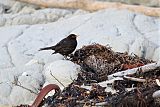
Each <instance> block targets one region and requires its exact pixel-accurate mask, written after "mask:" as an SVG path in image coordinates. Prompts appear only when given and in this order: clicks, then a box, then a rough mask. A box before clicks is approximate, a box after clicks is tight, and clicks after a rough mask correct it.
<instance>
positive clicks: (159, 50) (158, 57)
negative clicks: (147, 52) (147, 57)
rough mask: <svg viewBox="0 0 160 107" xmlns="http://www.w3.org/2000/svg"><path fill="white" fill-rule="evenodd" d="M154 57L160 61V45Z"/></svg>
mask: <svg viewBox="0 0 160 107" xmlns="http://www.w3.org/2000/svg"><path fill="white" fill-rule="evenodd" d="M152 59H153V60H154V61H157V62H158V61H160V47H159V48H157V49H156V50H155V51H154V54H153V57H152Z"/></svg>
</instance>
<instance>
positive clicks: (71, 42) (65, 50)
mask: <svg viewBox="0 0 160 107" xmlns="http://www.w3.org/2000/svg"><path fill="white" fill-rule="evenodd" d="M76 37H77V35H75V34H70V35H69V36H68V37H66V38H64V39H62V40H61V41H60V42H58V43H57V44H56V45H55V46H51V47H45V48H40V50H39V51H41V50H54V51H55V52H54V53H53V54H55V53H60V54H62V55H66V56H68V55H69V54H71V53H72V52H73V51H74V50H75V49H76V46H77V40H76Z"/></svg>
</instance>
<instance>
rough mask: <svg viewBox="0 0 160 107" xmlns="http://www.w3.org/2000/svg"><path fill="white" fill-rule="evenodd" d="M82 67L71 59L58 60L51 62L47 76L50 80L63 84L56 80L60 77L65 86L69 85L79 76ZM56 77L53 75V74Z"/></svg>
mask: <svg viewBox="0 0 160 107" xmlns="http://www.w3.org/2000/svg"><path fill="white" fill-rule="evenodd" d="M79 71H80V67H79V66H78V65H76V64H74V63H73V62H71V61H67V60H58V61H55V62H53V63H51V64H50V65H49V66H48V67H47V68H46V70H45V77H46V79H47V81H48V82H50V83H53V84H58V85H59V86H60V87H62V85H61V84H60V83H59V82H58V81H57V80H56V79H58V80H59V81H60V82H61V83H62V84H63V85H64V86H67V85H69V84H70V83H71V82H73V80H74V79H76V78H77V74H78V72H79ZM52 75H53V76H54V77H55V78H54V77H53V76H52Z"/></svg>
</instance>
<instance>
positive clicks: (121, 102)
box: [44, 44, 160, 107]
mask: <svg viewBox="0 0 160 107" xmlns="http://www.w3.org/2000/svg"><path fill="white" fill-rule="evenodd" d="M70 60H71V61H73V62H74V63H77V64H79V65H80V66H81V72H80V73H79V74H78V77H77V79H76V80H74V81H73V82H72V83H71V84H70V85H69V86H68V87H66V88H65V89H64V90H63V91H62V93H61V94H60V95H59V96H57V97H54V98H53V97H52V96H49V97H48V98H46V99H45V101H44V104H45V105H48V106H51V107H90V106H105V107H160V96H159V94H157V93H158V91H159V89H160V84H159V80H160V67H156V68H154V69H151V70H148V71H147V72H142V71H141V70H139V72H136V73H134V74H132V75H126V76H121V77H120V78H121V79H116V80H114V81H112V82H111V83H109V82H106V81H108V75H110V74H113V73H116V72H119V71H124V70H127V69H133V68H136V67H140V66H144V65H146V64H149V63H153V61H151V60H147V59H145V58H140V57H138V56H137V55H135V54H132V55H128V53H120V52H114V51H112V50H111V48H110V47H109V46H102V45H100V44H92V45H88V46H84V47H82V48H81V49H79V50H77V51H76V52H75V53H74V54H73V55H72V56H71V59H70ZM115 78H116V77H115ZM103 82H104V83H105V82H106V84H105V85H102V83H103ZM108 87H110V88H111V89H112V90H115V92H112V91H107V88H108ZM157 96H158V97H157Z"/></svg>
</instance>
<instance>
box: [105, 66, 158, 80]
mask: <svg viewBox="0 0 160 107" xmlns="http://www.w3.org/2000/svg"><path fill="white" fill-rule="evenodd" d="M159 66H160V64H159V63H151V64H147V65H144V66H141V67H138V68H133V69H128V70H125V71H120V72H116V73H114V74H111V75H108V79H109V80H111V79H113V78H115V77H122V76H125V75H131V74H135V73H136V72H148V71H150V70H152V69H156V68H157V67H159ZM153 71H154V70H153Z"/></svg>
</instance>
